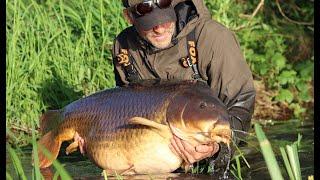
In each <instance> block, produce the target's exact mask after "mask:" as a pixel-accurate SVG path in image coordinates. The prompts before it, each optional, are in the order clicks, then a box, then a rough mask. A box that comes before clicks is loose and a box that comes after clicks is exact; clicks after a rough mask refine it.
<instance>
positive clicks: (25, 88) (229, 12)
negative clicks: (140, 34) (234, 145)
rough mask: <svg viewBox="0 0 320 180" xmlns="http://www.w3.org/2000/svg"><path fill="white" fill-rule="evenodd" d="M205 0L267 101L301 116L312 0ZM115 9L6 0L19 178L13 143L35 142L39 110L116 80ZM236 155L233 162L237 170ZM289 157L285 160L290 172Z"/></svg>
mask: <svg viewBox="0 0 320 180" xmlns="http://www.w3.org/2000/svg"><path fill="white" fill-rule="evenodd" d="M205 2H206V5H207V7H208V8H209V10H210V11H211V12H212V15H213V19H215V20H217V21H218V22H221V23H222V24H224V25H225V26H227V27H229V28H230V29H232V30H234V31H235V33H236V34H237V36H238V39H239V42H240V45H241V48H242V50H243V53H244V55H245V58H246V60H247V62H248V63H249V65H250V67H251V70H252V71H253V74H254V78H255V80H259V81H262V82H263V83H264V84H265V85H266V87H267V89H266V91H268V92H269V91H270V92H275V96H274V97H272V103H273V104H277V103H284V104H285V105H286V106H287V107H288V108H289V109H291V110H292V111H293V116H294V117H297V118H300V119H303V117H304V116H305V113H306V111H307V110H308V109H312V107H313V69H314V48H313V34H314V30H313V27H314V25H313V18H314V10H313V6H314V2H313V1H312V0H306V1H297V0H290V1H289V2H286V3H281V2H279V1H278V0H275V1H263V0H262V1H260V4H259V2H257V1H253V0H247V1H244V0H236V1H234V0H224V1H220V0H205ZM260 5H263V6H260ZM121 14H122V6H121V1H119V0H97V1H94V0H86V1H84V0H68V1H62V0H11V1H9V0H6V122H7V123H6V129H7V131H6V134H7V142H8V143H7V151H8V152H9V155H10V157H11V159H12V162H13V164H14V166H15V169H16V171H17V172H16V173H17V175H18V176H19V177H21V179H24V178H25V175H24V172H23V169H22V166H21V162H19V157H18V156H17V154H19V153H16V152H17V151H18V149H12V148H11V147H12V146H16V145H18V146H21V145H27V144H32V143H31V142H35V139H36V138H37V136H38V131H37V128H38V127H39V117H40V116H41V114H42V113H43V112H44V111H46V110H48V109H58V108H61V107H63V106H65V105H66V104H68V103H70V102H72V101H74V100H76V99H79V98H81V97H83V96H85V95H88V94H91V93H93V92H96V91H98V90H102V89H105V88H109V87H113V86H114V85H115V84H114V75H113V66H112V63H111V48H112V42H113V39H114V37H115V36H116V35H117V34H118V33H119V32H121V30H122V29H124V28H125V27H127V25H128V24H127V23H126V22H125V21H124V19H123V18H122V15H121ZM257 101H259V99H257ZM310 107H311V108H310ZM33 126H34V129H35V130H33ZM33 146H34V147H33V148H34V149H36V148H37V147H36V144H35V143H33ZM294 149H295V148H294V147H293V151H295V150H294ZM281 152H282V153H283V156H284V159H286V158H285V155H284V149H282V150H281ZM287 152H288V149H287ZM240 155H241V153H240ZM240 157H242V155H241V156H237V157H236V158H235V161H236V166H233V168H234V170H235V171H234V174H235V175H238V176H239V177H240V178H241V171H239V166H240V165H239V161H240V160H239V158H240ZM290 157H291V155H288V158H287V160H285V161H286V162H285V164H286V165H287V166H286V167H287V169H289V170H288V171H290V168H291V170H292V171H293V172H292V173H291V174H292V177H294V176H295V174H296V171H294V170H293V169H295V167H293V166H292V164H291V160H290ZM242 158H244V157H242ZM36 159H37V157H36V156H35V160H36ZM244 160H245V159H244ZM36 163H37V161H36V162H35V167H34V170H33V171H34V177H35V178H36V179H37V178H39V176H41V175H40V174H39V171H38V169H37V164H36ZM58 168H59V169H62V168H63V167H61V166H59V165H58ZM205 169H208V168H204V167H199V166H197V169H193V170H194V171H195V173H205ZM289 173H290V172H289ZM6 174H7V179H13V177H12V174H10V173H8V172H6ZM61 174H63V172H60V175H61ZM56 175H58V174H56ZM290 177H291V176H290Z"/></svg>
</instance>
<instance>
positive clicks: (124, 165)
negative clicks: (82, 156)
mask: <svg viewBox="0 0 320 180" xmlns="http://www.w3.org/2000/svg"><path fill="white" fill-rule="evenodd" d="M121 133H126V135H124V134H123V135H121ZM121 133H119V134H117V135H116V136H115V137H120V136H121V137H124V138H117V139H113V140H112V141H111V140H110V141H99V142H94V141H91V143H88V144H87V153H88V156H89V157H90V159H91V160H92V161H93V162H94V163H95V164H97V165H98V166H99V167H100V168H102V169H105V170H108V172H113V173H115V172H116V173H118V174H123V175H130V174H156V173H168V172H172V171H174V170H176V169H177V168H179V167H180V166H181V163H182V159H181V158H180V157H178V156H176V155H175V154H174V153H173V152H172V151H171V150H170V148H169V144H170V138H171V137H172V135H171V133H170V134H169V133H168V134H166V135H164V134H161V135H160V134H159V133H158V132H156V131H153V130H152V129H143V130H141V129H139V130H134V129H131V130H128V131H125V132H121ZM128 134H130V135H128Z"/></svg>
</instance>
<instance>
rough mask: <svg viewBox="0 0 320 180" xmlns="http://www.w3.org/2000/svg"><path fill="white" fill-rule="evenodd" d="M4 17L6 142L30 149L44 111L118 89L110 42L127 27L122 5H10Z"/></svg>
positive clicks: (101, 1) (43, 1)
mask: <svg viewBox="0 0 320 180" xmlns="http://www.w3.org/2000/svg"><path fill="white" fill-rule="evenodd" d="M6 14H7V16H6V46H7V48H6V55H7V56H6V121H7V128H10V129H11V130H12V131H13V132H14V133H12V134H11V135H8V136H7V137H9V138H10V139H15V140H13V141H11V142H10V143H16V142H19V143H24V144H26V142H27V139H26V138H25V137H24V136H25V135H27V136H29V137H30V136H31V131H30V129H31V122H34V123H35V127H36V128H37V127H39V124H38V123H39V117H40V115H41V114H42V113H43V112H44V111H45V110H47V109H57V108H61V107H63V106H64V105H66V104H68V103H70V102H72V101H73V100H76V99H78V98H80V97H82V96H84V95H88V94H90V93H93V92H96V91H98V90H101V89H105V88H108V87H112V86H114V80H113V79H114V77H113V67H112V63H111V48H112V42H113V39H114V37H115V36H116V34H118V33H119V32H120V31H121V30H122V29H124V28H125V27H126V23H125V21H124V20H123V18H121V16H122V15H121V14H122V7H121V1H118V0H97V1H95V0H88V1H78V0H68V1H63V0H38V1H37V0H12V1H9V0H7V1H6ZM12 136H14V137H12ZM16 139H18V140H19V141H16Z"/></svg>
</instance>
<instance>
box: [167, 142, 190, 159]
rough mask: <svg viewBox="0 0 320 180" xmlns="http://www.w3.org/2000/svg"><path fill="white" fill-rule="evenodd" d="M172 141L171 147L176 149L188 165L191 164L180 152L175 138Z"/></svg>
mask: <svg viewBox="0 0 320 180" xmlns="http://www.w3.org/2000/svg"><path fill="white" fill-rule="evenodd" d="M170 141H171V145H172V147H173V148H174V150H175V152H176V153H178V154H179V156H180V157H181V158H182V159H183V160H184V161H186V162H187V163H189V162H188V159H187V158H186V157H185V155H184V154H183V153H182V152H181V151H180V149H179V147H178V145H177V142H176V140H175V139H174V138H172V139H171V140H170ZM169 147H170V146H169Z"/></svg>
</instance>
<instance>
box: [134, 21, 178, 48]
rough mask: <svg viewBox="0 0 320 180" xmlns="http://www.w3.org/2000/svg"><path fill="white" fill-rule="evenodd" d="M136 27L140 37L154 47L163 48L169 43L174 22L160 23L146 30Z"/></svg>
mask: <svg viewBox="0 0 320 180" xmlns="http://www.w3.org/2000/svg"><path fill="white" fill-rule="evenodd" d="M137 29H138V32H139V34H140V36H141V37H142V38H144V39H145V40H147V41H148V42H149V43H151V44H152V45H153V46H155V47H156V48H159V49H164V48H167V47H168V46H169V45H170V42H171V39H172V37H173V34H174V30H175V22H168V23H164V24H160V25H157V26H155V27H153V28H152V29H150V30H147V31H144V30H141V29H139V28H137Z"/></svg>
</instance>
